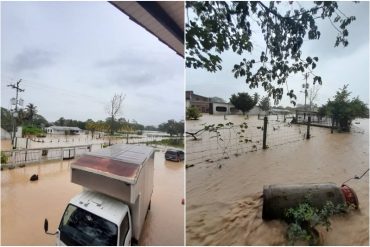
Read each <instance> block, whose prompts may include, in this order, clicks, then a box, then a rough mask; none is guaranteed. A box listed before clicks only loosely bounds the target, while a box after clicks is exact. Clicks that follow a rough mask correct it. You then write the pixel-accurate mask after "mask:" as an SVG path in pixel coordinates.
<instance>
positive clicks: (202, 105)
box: [185, 91, 210, 113]
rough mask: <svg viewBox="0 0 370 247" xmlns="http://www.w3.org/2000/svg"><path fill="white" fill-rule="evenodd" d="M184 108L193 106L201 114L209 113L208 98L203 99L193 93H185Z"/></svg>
mask: <svg viewBox="0 0 370 247" xmlns="http://www.w3.org/2000/svg"><path fill="white" fill-rule="evenodd" d="M185 96H186V107H191V106H195V107H197V108H198V110H199V111H200V112H202V113H209V103H210V100H209V98H208V97H204V96H201V95H198V94H195V93H194V92H193V91H186V95H185Z"/></svg>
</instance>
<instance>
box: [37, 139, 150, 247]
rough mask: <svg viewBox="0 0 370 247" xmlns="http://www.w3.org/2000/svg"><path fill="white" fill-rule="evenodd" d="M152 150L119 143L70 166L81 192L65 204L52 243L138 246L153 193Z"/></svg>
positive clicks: (85, 156)
mask: <svg viewBox="0 0 370 247" xmlns="http://www.w3.org/2000/svg"><path fill="white" fill-rule="evenodd" d="M153 176H154V150H153V149H152V148H150V147H146V146H134V145H124V144H118V145H114V146H111V147H109V148H106V149H103V150H100V151H98V152H93V153H88V154H85V155H84V156H82V157H81V158H79V159H78V160H76V161H75V162H74V163H72V165H71V181H72V183H76V184H79V185H81V186H83V188H84V189H83V191H82V192H81V193H79V194H78V195H76V196H75V197H73V198H72V199H71V200H70V202H69V204H68V205H67V207H66V209H65V211H64V214H63V216H62V219H61V221H60V224H59V227H58V230H57V232H55V233H49V232H48V221H47V219H45V222H44V230H45V233H47V234H52V235H57V245H110V246H112V245H131V244H135V243H137V242H138V240H139V238H140V234H141V231H142V229H143V226H144V223H145V218H146V215H147V213H148V211H149V210H150V203H151V196H152V193H153V178H154V177H153Z"/></svg>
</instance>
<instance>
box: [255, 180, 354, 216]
mask: <svg viewBox="0 0 370 247" xmlns="http://www.w3.org/2000/svg"><path fill="white" fill-rule="evenodd" d="M307 197H308V198H309V200H310V204H311V205H312V206H313V207H316V208H322V207H323V206H324V205H325V204H326V202H327V201H330V202H332V203H333V204H334V205H339V204H347V205H350V204H352V205H354V207H355V208H358V206H359V203H358V199H357V195H356V193H355V192H354V190H353V189H351V188H350V187H348V186H347V185H342V186H341V187H338V186H337V185H336V184H334V183H320V184H291V185H267V186H264V187H263V210H262V218H263V219H265V220H272V219H281V218H284V217H285V213H286V210H287V209H289V208H294V207H297V206H298V205H299V204H300V203H303V202H305V201H307Z"/></svg>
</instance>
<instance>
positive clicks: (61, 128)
mask: <svg viewBox="0 0 370 247" xmlns="http://www.w3.org/2000/svg"><path fill="white" fill-rule="evenodd" d="M49 128H50V129H53V130H61V131H63V130H76V131H80V130H81V129H80V128H78V127H68V126H55V125H53V126H50V127H47V129H49Z"/></svg>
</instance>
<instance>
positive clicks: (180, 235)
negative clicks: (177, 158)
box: [1, 151, 184, 245]
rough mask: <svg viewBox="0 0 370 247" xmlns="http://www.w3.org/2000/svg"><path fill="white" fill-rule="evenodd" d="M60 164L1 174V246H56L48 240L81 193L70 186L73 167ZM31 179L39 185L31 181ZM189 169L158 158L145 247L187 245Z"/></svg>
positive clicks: (160, 154)
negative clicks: (186, 177) (46, 227)
mask: <svg viewBox="0 0 370 247" xmlns="http://www.w3.org/2000/svg"><path fill="white" fill-rule="evenodd" d="M72 162H73V161H57V162H48V163H42V164H35V165H28V166H26V167H24V168H15V169H13V170H4V171H1V179H2V180H1V192H2V193H1V244H2V245H55V236H50V235H46V234H45V233H44V229H43V223H44V219H45V218H47V219H48V220H49V231H50V232H53V231H55V230H56V228H57V226H58V225H59V221H60V218H61V216H62V214H63V212H64V209H65V207H66V205H67V203H68V202H69V200H70V199H71V198H72V197H73V196H74V195H76V194H77V193H79V192H80V191H81V190H82V187H81V186H79V185H75V184H73V183H71V182H70V164H71V163H72ZM32 174H38V175H39V180H38V181H36V182H30V181H29V178H30V177H31V176H32ZM182 198H184V164H183V162H181V163H176V162H170V161H165V160H164V153H163V152H160V151H159V152H156V153H155V170H154V192H153V196H152V203H151V210H150V212H149V214H148V216H147V219H146V223H145V226H144V229H143V233H142V236H141V238H140V241H139V243H140V244H141V245H183V244H184V206H183V205H182V204H181V200H182Z"/></svg>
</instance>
